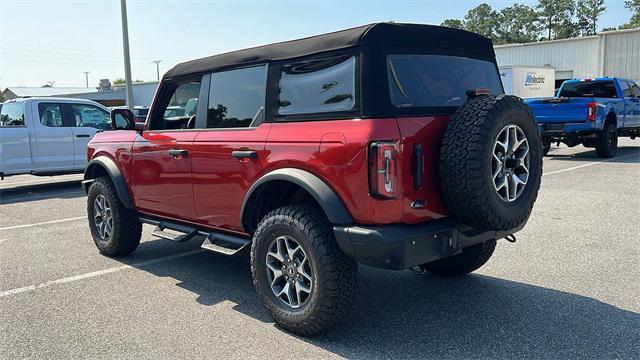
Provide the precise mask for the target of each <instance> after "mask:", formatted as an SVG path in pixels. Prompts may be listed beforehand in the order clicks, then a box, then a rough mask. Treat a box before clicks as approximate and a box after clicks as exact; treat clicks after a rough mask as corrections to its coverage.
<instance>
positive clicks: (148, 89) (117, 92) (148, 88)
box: [2, 81, 158, 106]
mask: <svg viewBox="0 0 640 360" xmlns="http://www.w3.org/2000/svg"><path fill="white" fill-rule="evenodd" d="M104 83H105V81H101V87H99V88H98V89H96V88H63V87H60V88H41V87H8V88H6V89H5V90H4V91H3V92H2V96H3V98H4V99H14V98H17V97H36V96H38V97H40V96H55V97H72V98H81V99H88V100H93V101H96V102H99V103H101V104H102V105H105V106H121V105H124V104H125V98H126V96H127V95H126V92H125V88H124V85H115V86H111V84H110V83H109V82H108V81H106V85H104V86H102V84H104ZM157 87H158V82H157V81H149V82H138V83H134V84H133V86H132V90H133V105H134V106H149V105H151V101H152V100H153V96H154V94H155V92H156V88H157Z"/></svg>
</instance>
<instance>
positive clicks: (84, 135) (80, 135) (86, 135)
mask: <svg viewBox="0 0 640 360" xmlns="http://www.w3.org/2000/svg"><path fill="white" fill-rule="evenodd" d="M76 137H79V138H83V137H91V135H89V134H78V135H76Z"/></svg>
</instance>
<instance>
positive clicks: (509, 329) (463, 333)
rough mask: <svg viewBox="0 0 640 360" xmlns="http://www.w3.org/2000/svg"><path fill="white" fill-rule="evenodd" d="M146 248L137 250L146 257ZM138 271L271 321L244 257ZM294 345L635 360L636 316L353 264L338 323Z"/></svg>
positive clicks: (528, 291) (539, 290) (578, 300)
mask: <svg viewBox="0 0 640 360" xmlns="http://www.w3.org/2000/svg"><path fill="white" fill-rule="evenodd" d="M154 243H155V241H152V242H144V243H142V244H141V246H140V248H139V249H138V252H136V253H138V254H139V253H140V252H144V251H145V248H149V250H151V251H153V250H152V249H153V248H154V247H156V246H155V245H154ZM189 248H196V247H195V246H194V247H192V246H189ZM182 250H184V248H182ZM121 261H123V262H125V263H128V262H129V261H132V260H127V259H126V258H124V259H121ZM141 270H143V271H146V272H149V273H151V274H153V275H156V276H160V277H170V278H173V279H175V280H177V286H179V287H181V288H183V289H185V290H187V291H189V292H192V293H194V294H197V295H198V298H197V302H198V303H200V304H202V305H207V306H208V305H215V304H217V303H220V302H222V301H231V302H234V303H236V304H237V305H235V306H234V309H235V310H237V311H239V312H241V313H243V314H246V315H248V316H251V317H253V318H255V319H258V320H260V321H263V322H267V323H272V322H273V320H272V319H271V318H270V316H269V315H268V314H267V313H266V311H265V310H264V309H263V308H262V306H261V304H260V301H259V299H258V296H257V295H256V293H255V291H254V289H253V285H252V282H251V274H250V270H249V259H248V256H247V254H246V253H245V254H244V255H240V256H238V257H225V256H221V255H217V254H214V253H209V252H203V253H198V254H195V255H192V256H188V257H184V258H179V259H176V260H174V261H171V262H163V263H159V264H154V265H150V266H146V267H143V268H141ZM541 271H544V270H543V269H542V270H541ZM292 336H293V335H292ZM300 339H301V340H303V341H306V342H308V343H310V344H313V345H315V346H318V347H321V348H323V349H326V350H328V351H331V352H333V353H335V354H337V355H340V356H344V357H347V358H365V359H370V358H425V357H436V358H450V357H453V358H470V357H480V358H514V357H518V358H522V357H526V358H531V357H533V358H540V357H551V358H567V357H572V358H573V357H590V358H620V357H622V358H639V357H640V345H639V344H640V314H638V313H635V312H632V311H627V310H623V309H620V308H617V307H615V306H612V305H609V304H606V303H603V302H601V301H598V300H595V299H592V298H589V297H585V296H581V295H576V294H571V293H567V292H563V291H557V290H552V289H548V288H544V287H539V286H534V285H528V284H524V283H519V282H514V281H509V280H504V279H500V278H496V277H491V276H484V275H475V274H474V275H469V276H466V277H463V278H458V279H441V278H436V277H434V276H430V275H423V276H416V275H413V274H411V273H409V272H408V271H402V272H392V271H383V270H377V269H372V268H368V267H362V266H361V267H360V281H359V290H358V295H357V297H356V300H355V302H354V307H353V309H352V310H351V311H350V312H349V315H347V317H346V318H345V319H344V321H343V322H342V323H341V324H340V325H338V326H337V327H336V328H334V329H333V330H331V331H330V332H329V333H327V334H324V335H320V336H317V337H314V338H310V339H305V338H300Z"/></svg>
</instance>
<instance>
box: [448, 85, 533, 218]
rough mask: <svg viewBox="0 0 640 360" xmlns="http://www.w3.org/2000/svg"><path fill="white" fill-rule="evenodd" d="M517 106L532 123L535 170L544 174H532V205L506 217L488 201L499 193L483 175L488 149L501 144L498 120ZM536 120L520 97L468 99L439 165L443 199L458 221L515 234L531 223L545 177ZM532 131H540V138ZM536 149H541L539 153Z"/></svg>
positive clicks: (451, 124)
mask: <svg viewBox="0 0 640 360" xmlns="http://www.w3.org/2000/svg"><path fill="white" fill-rule="evenodd" d="M513 107H515V108H517V109H518V110H521V113H526V114H527V116H528V117H529V119H530V120H528V121H529V122H530V123H531V124H529V126H530V127H532V128H530V131H529V135H530V136H531V138H528V140H529V148H530V150H529V151H530V170H531V169H534V170H535V171H538V174H530V179H529V182H530V183H528V184H527V186H532V187H534V188H533V189H532V191H533V196H532V201H529V203H528V204H526V206H525V207H524V208H523V209H520V210H519V211H517V212H516V211H514V212H510V213H509V214H507V215H508V216H506V215H505V214H504V212H503V213H500V212H499V211H497V209H496V208H495V207H493V206H490V202H489V201H488V197H489V196H492V195H493V196H497V195H494V194H492V193H491V192H492V191H493V188H491V191H488V188H487V184H486V181H485V180H484V179H483V177H482V175H483V171H486V169H485V168H484V167H486V161H487V159H486V156H487V150H486V147H487V146H493V141H494V140H495V139H493V134H491V131H492V129H493V128H494V127H495V124H494V123H495V121H494V120H495V119H496V117H497V116H498V114H500V113H503V112H506V111H509V110H510V109H513ZM534 119H535V118H534V115H533V113H532V112H531V109H530V108H529V107H528V106H527V105H526V104H525V103H524V102H523V101H522V100H521V99H520V98H518V97H515V96H510V95H498V96H481V97H477V98H474V99H471V100H468V101H467V102H466V103H465V104H464V105H463V106H461V107H460V108H459V109H458V110H457V111H456V113H455V114H454V116H453V118H452V120H451V121H450V122H449V124H448V126H447V130H446V131H445V135H444V137H443V140H442V146H441V148H440V165H439V171H440V184H441V187H442V194H443V197H444V200H445V204H446V206H447V208H448V210H449V212H450V213H451V214H452V215H453V217H454V218H456V219H457V220H459V221H461V222H463V223H466V224H468V225H472V226H476V227H479V228H484V229H489V230H510V229H513V228H516V227H518V226H519V225H521V224H522V223H524V222H525V221H526V220H527V219H528V218H529V216H530V214H531V210H532V209H533V204H534V203H535V200H536V197H537V193H538V190H539V188H540V176H541V173H542V154H541V152H542V148H541V140H540V136H539V134H538V131H537V128H536V127H535V126H536V125H535V120H534ZM531 129H535V133H534V132H533V130H531ZM523 130H524V129H523ZM496 135H497V134H496ZM489 143H490V144H489ZM536 146H538V148H537V149H534V147H536ZM536 161H537V162H538V163H537V164H536V163H535V162H536ZM536 169H537V170H536ZM491 186H492V185H491ZM525 191H527V190H525ZM523 195H524V194H523Z"/></svg>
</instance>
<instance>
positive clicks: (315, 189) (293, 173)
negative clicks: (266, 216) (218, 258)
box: [240, 168, 353, 230]
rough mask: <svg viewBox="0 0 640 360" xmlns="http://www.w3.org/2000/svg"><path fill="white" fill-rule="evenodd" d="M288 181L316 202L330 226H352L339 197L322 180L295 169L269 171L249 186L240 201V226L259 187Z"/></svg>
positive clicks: (351, 219)
mask: <svg viewBox="0 0 640 360" xmlns="http://www.w3.org/2000/svg"><path fill="white" fill-rule="evenodd" d="M275 180H280V181H288V182H291V183H293V184H296V185H298V186H300V187H301V188H302V189H304V190H305V191H307V192H308V193H309V194H310V195H311V196H312V197H313V198H314V199H315V200H316V201H317V202H318V204H320V207H321V208H322V210H323V211H324V213H325V215H326V216H327V219H328V220H329V222H330V223H332V224H352V223H353V218H352V217H351V215H350V214H349V211H347V208H346V207H345V205H344V203H343V202H342V200H340V197H339V196H338V195H337V194H336V193H335V192H334V191H333V190H332V189H331V188H330V187H329V185H327V183H325V182H324V181H323V180H322V179H320V178H319V177H317V176H316V175H314V174H312V173H310V172H308V171H305V170H302V169H296V168H282V169H277V170H274V171H271V172H269V173H267V174H265V175H263V176H262V177H260V178H259V179H258V180H257V181H255V182H254V183H253V185H251V187H250V188H249V191H247V194H246V195H245V197H244V200H243V201H242V208H241V210H240V224H241V226H242V227H243V230H246V229H244V227H245V225H244V224H245V221H244V220H245V219H244V217H245V211H246V207H247V206H250V205H251V204H249V201H250V200H251V199H252V195H253V194H254V192H255V191H256V190H257V189H258V188H260V186H262V185H264V184H266V183H268V182H270V181H275Z"/></svg>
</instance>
